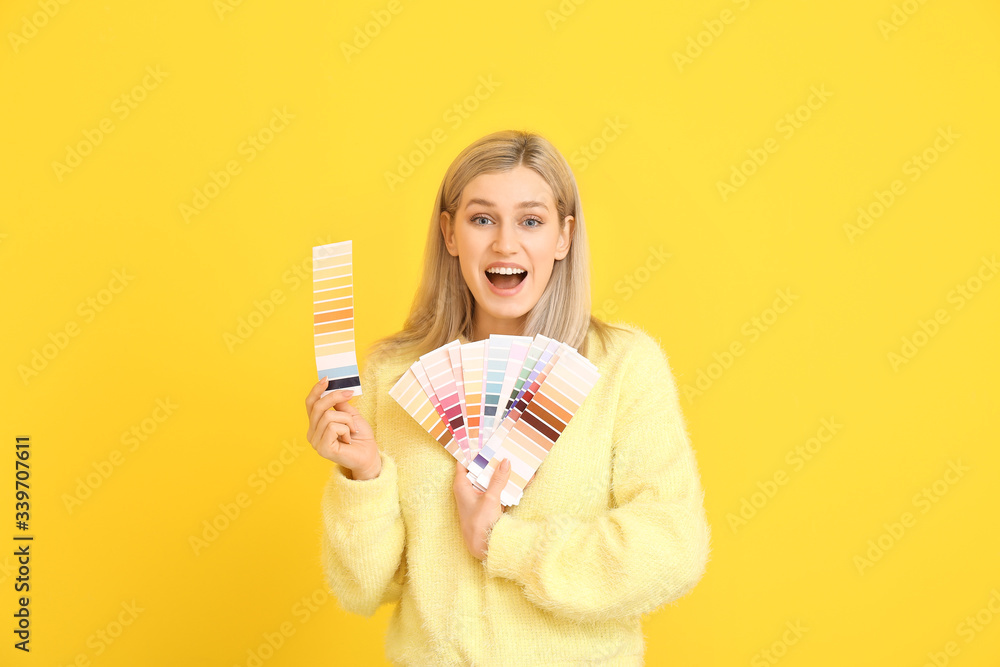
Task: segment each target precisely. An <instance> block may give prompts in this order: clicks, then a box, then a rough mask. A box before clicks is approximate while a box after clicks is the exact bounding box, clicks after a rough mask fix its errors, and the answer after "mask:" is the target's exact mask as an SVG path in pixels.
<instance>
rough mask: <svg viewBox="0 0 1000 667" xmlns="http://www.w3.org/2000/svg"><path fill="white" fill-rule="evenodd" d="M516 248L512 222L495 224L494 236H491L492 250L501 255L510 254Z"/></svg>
mask: <svg viewBox="0 0 1000 667" xmlns="http://www.w3.org/2000/svg"><path fill="white" fill-rule="evenodd" d="M516 250H517V236H516V234H515V230H514V225H513V223H511V224H506V223H501V224H499V225H497V232H496V236H495V237H494V238H493V251H494V252H496V253H499V254H502V255H510V254H512V253H514V251H516Z"/></svg>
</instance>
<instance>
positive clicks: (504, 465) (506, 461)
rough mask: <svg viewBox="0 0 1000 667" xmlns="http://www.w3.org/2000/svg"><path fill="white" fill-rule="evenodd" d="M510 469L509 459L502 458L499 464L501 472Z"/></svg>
mask: <svg viewBox="0 0 1000 667" xmlns="http://www.w3.org/2000/svg"><path fill="white" fill-rule="evenodd" d="M509 469H510V459H504V460H503V463H501V464H500V470H501V472H507V470H509Z"/></svg>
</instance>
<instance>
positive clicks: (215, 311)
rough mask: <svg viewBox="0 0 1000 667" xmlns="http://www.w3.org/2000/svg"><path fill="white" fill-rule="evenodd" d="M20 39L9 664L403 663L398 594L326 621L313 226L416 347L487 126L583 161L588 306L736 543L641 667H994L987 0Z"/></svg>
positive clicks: (486, 10) (994, 223)
mask: <svg viewBox="0 0 1000 667" xmlns="http://www.w3.org/2000/svg"><path fill="white" fill-rule="evenodd" d="M0 26H2V29H3V34H4V45H3V46H0V87H2V88H0V89H2V93H3V100H4V102H3V105H2V111H0V113H2V119H3V123H2V126H0V127H2V131H0V154H2V157H3V159H2V162H0V188H2V190H0V195H2V196H0V206H2V215H0V277H2V280H3V283H2V285H3V289H2V290H0V294H2V296H0V299H2V301H0V303H2V313H3V316H4V326H3V334H2V336H3V339H2V349H3V351H4V363H3V366H2V370H3V373H2V379H0V388H2V394H0V405H2V412H0V415H2V424H0V437H2V440H3V446H2V449H0V452H2V453H0V458H2V461H0V469H2V470H4V471H6V472H4V473H3V479H2V480H0V488H3V489H6V490H5V491H3V492H2V493H0V499H2V500H0V516H2V517H4V521H3V524H2V525H3V526H4V528H3V530H2V531H0V532H2V533H5V535H4V536H3V537H2V538H0V539H3V541H4V542H5V544H6V545H7V546H4V547H3V548H2V550H0V553H3V554H4V555H3V556H0V591H2V592H0V610H2V614H0V616H2V618H4V619H6V620H4V621H3V623H2V624H0V631H2V633H0V636H3V637H5V640H4V644H3V646H2V647H0V662H2V663H3V664H5V665H7V664H10V665H20V664H25V665H28V664H31V665H34V664H37V665H43V664H44V665H70V664H73V663H74V661H76V664H88V663H89V664H93V665H101V666H109V667H110V666H112V665H129V666H131V665H175V664H181V663H183V664H197V665H225V666H229V665H248V666H249V665H254V664H255V660H256V661H259V662H260V664H263V665H267V666H268V667H272V666H274V667H277V666H279V665H311V664H384V658H383V641H384V633H385V628H386V624H387V621H388V619H389V616H390V614H391V611H392V608H391V607H388V606H387V607H383V608H382V609H380V610H379V612H378V613H377V614H376V615H375V616H374V617H373V618H362V617H358V616H353V615H349V614H346V613H344V612H343V611H341V610H340V609H339V608H338V606H337V603H336V601H335V600H334V599H332V598H331V597H329V596H328V595H327V594H326V589H325V584H324V581H323V577H322V572H321V568H320V559H319V544H320V542H319V540H320V532H319V529H320V514H319V501H320V496H321V489H322V486H323V484H324V482H325V480H326V478H327V475H328V474H329V471H330V463H329V462H328V461H325V460H323V459H321V458H319V457H318V456H317V455H316V454H315V452H314V451H313V450H312V448H311V447H310V446H309V445H308V443H307V442H306V440H305V430H306V419H305V411H304V408H303V400H304V397H305V394H306V392H307V391H308V389H309V388H310V386H311V385H312V384H313V383H314V382H315V379H316V378H315V365H314V360H313V357H312V354H313V348H312V332H311V299H310V287H309V282H308V281H309V278H310V252H311V247H312V246H313V245H317V244H322V243H330V242H334V241H340V240H345V239H352V240H353V241H354V250H355V255H354V261H355V276H356V288H355V305H356V315H357V338H358V343H359V346H360V348H361V349H362V350H363V349H364V348H365V346H367V345H368V344H369V343H370V342H371V341H372V340H374V339H375V338H376V337H380V336H383V335H386V334H388V333H391V332H393V331H395V330H397V329H398V328H399V326H400V325H401V324H402V321H403V318H404V317H405V315H406V313H407V311H408V308H409V305H410V301H411V299H412V296H413V292H414V288H415V287H416V284H417V281H418V278H419V271H420V267H421V259H422V250H423V245H424V241H425V238H426V233H427V225H428V223H429V217H430V213H431V209H432V205H433V197H434V195H435V193H436V191H437V187H438V185H439V183H440V179H441V177H442V176H443V174H444V172H445V170H446V168H447V166H448V165H449V164H450V162H451V160H452V159H453V158H454V157H455V155H457V154H458V152H459V151H460V150H461V149H462V148H464V147H465V146H466V145H468V144H469V143H470V142H472V141H473V140H475V139H476V138H478V137H480V136H482V135H484V134H487V133H489V132H493V131H496V130H499V129H505V128H520V129H528V130H532V131H536V132H539V133H541V134H542V135H544V136H546V137H547V138H548V139H550V140H551V141H552V142H553V143H554V144H555V145H556V146H557V147H558V148H559V149H560V150H561V151H563V153H564V154H565V155H566V157H567V159H568V160H570V163H571V166H572V167H573V169H574V171H575V174H576V177H577V179H578V183H579V188H580V192H581V196H582V199H583V203H584V205H583V206H584V213H585V220H586V223H587V228H588V232H589V237H590V242H591V254H592V266H593V271H592V274H593V276H592V278H593V284H592V289H593V297H594V310H595V312H597V313H598V314H599V315H601V316H603V317H606V318H608V319H612V320H624V321H627V322H632V323H634V324H637V325H639V326H642V327H644V328H645V329H647V330H648V331H650V332H651V333H652V334H654V335H655V336H656V337H657V338H658V339H659V340H660V342H661V344H662V346H663V348H664V350H665V351H666V353H667V355H668V356H669V358H670V361H671V365H672V368H673V370H674V373H675V377H676V380H677V383H678V387H679V388H680V389H681V391H682V407H683V410H684V414H685V418H686V419H687V421H688V425H689V430H690V434H691V439H692V444H693V446H694V448H695V450H696V453H697V456H698V461H699V466H700V469H701V473H702V481H703V484H704V487H705V490H706V496H705V503H706V507H707V511H708V516H709V521H710V523H711V525H712V529H713V542H712V545H713V552H712V558H711V561H710V562H709V564H708V569H707V572H706V574H705V577H704V578H703V580H702V581H701V582H700V583H699V584H698V586H697V587H696V588H695V589H694V591H693V592H692V593H691V594H690V595H689V596H687V597H685V598H683V599H682V600H680V601H678V602H677V603H676V604H674V605H669V606H667V607H665V608H663V609H661V610H660V611H658V612H656V613H655V614H652V615H650V616H648V617H647V618H646V620H645V623H644V629H645V633H646V636H647V653H646V659H647V662H648V664H650V665H747V664H750V665H772V664H781V665H787V666H788V667H792V666H793V665H810V666H821V665H878V666H881V665H923V664H934V662H935V661H936V662H937V663H938V664H954V665H994V664H996V656H997V655H998V653H1000V616H998V613H1000V570H998V569H997V563H998V562H1000V530H998V522H997V511H998V509H1000V502H998V485H997V481H998V476H997V469H998V463H1000V455H998V453H997V444H998V438H997V424H998V417H1000V415H998V403H1000V395H998V390H997V375H998V372H1000V359H998V353H997V348H996V340H997V329H998V325H1000V278H998V277H997V276H996V275H995V274H996V269H995V268H991V267H993V266H994V264H995V262H996V258H997V254H998V252H1000V228H998V221H1000V220H998V214H997V206H996V193H997V186H996V182H997V177H998V174H1000V169H998V166H997V161H998V159H1000V158H998V156H1000V132H998V130H997V127H996V119H997V118H998V116H1000V114H998V100H1000V94H998V83H1000V77H998V75H1000V43H998V41H997V34H998V29H1000V10H998V7H997V5H996V3H994V2H987V1H986V0H976V1H972V2H966V3H951V4H948V3H940V2H923V1H922V0H920V1H918V0H906V1H905V2H900V1H898V0H884V1H883V2H875V3H871V2H857V1H855V2H848V3H807V2H795V1H792V0H779V1H777V2H759V1H758V0H736V1H731V0H723V1H719V2H709V3H681V4H679V5H678V6H676V7H672V6H669V5H668V4H665V3H635V4H622V3H609V2H600V1H598V0H588V1H587V2H581V1H580V0H562V1H561V2H559V1H558V0H552V1H551V2H540V3H532V2H513V3H504V4H502V5H482V6H480V5H476V6H472V5H469V4H468V3H427V2H421V3H417V2H410V1H409V0H393V2H381V1H376V2H356V3H331V2H316V1H309V2H301V3H284V4H277V3H263V2H256V1H251V0H248V1H246V2H238V1H237V0H231V1H230V2H226V1H225V0H218V1H213V0H200V1H199V2H185V3H157V4H148V3H129V2H121V1H119V0H107V1H106V2H99V3H85V2H79V1H78V0H62V1H60V0H33V1H27V0H15V1H13V2H6V3H3V5H2V7H0ZM862 213H864V214H865V215H866V216H867V217H863V216H862ZM362 363H363V361H362ZM17 436H30V438H31V450H30V451H31V453H32V454H31V459H30V465H31V478H30V484H31V492H30V493H31V496H30V503H31V510H30V511H31V518H30V527H29V530H28V531H27V532H28V533H30V534H32V535H34V537H35V540H34V542H33V543H32V546H31V550H32V551H31V553H32V560H31V574H30V576H31V580H30V584H31V591H30V603H29V609H30V614H31V616H30V618H31V632H32V634H31V644H30V646H31V651H30V653H28V654H25V653H23V652H21V651H18V650H15V649H14V648H13V644H14V636H13V629H14V622H15V621H14V618H13V614H14V612H15V610H16V608H17V601H16V598H17V597H18V596H19V594H17V593H15V590H14V585H15V583H16V578H17V564H16V558H15V557H14V555H13V553H14V549H15V545H16V544H19V543H15V541H14V540H13V536H14V535H15V534H19V533H20V531H18V530H16V528H15V525H14V512H15V507H14V503H15V498H14V489H13V487H14V474H15V468H14V466H15V464H14V456H15V447H14V441H15V437H17ZM213 523H214V524H215V526H216V528H219V529H213V528H211V525H212V524H213ZM220 527H221V528H220ZM213 531H214V532H213ZM192 538H199V539H202V540H203V541H204V542H203V543H197V542H193V541H192ZM991 605H992V608H991ZM977 619H978V620H977ZM272 644H273V645H278V648H277V649H276V650H269V649H268V646H270V645H272Z"/></svg>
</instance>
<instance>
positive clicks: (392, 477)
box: [322, 365, 406, 616]
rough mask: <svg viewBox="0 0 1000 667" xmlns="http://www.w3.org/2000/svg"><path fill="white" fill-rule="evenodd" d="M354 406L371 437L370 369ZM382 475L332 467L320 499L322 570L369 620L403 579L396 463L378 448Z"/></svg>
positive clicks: (349, 606)
mask: <svg viewBox="0 0 1000 667" xmlns="http://www.w3.org/2000/svg"><path fill="white" fill-rule="evenodd" d="M361 381H362V388H363V389H364V393H363V394H362V395H361V396H359V397H358V402H357V403H356V407H357V408H358V411H359V412H360V413H361V416H362V417H364V418H365V421H367V422H368V423H369V424H370V425H371V427H372V430H373V432H374V433H375V439H376V442H377V441H378V429H377V427H376V424H375V421H374V415H375V400H376V396H377V387H376V382H375V373H374V372H373V371H372V370H371V366H370V365H369V366H367V367H366V368H365V372H364V374H363V375H362V378H361ZM379 457H380V458H381V461H382V470H381V472H380V473H379V476H378V477H376V478H374V479H369V480H355V479H348V477H347V476H346V475H345V471H344V469H343V468H342V467H341V466H339V465H336V464H334V465H333V468H332V470H331V472H330V479H329V480H328V481H327V484H326V486H325V488H324V490H323V499H322V519H323V537H322V541H323V544H322V559H323V571H324V574H325V575H326V579H327V582H328V583H329V585H330V590H331V592H332V593H333V594H334V596H335V597H336V598H337V600H338V601H339V602H340V605H341V607H342V608H343V609H344V610H345V611H349V612H352V613H355V614H362V615H364V616H371V615H372V614H374V613H375V611H376V610H377V609H378V608H379V606H381V605H383V604H388V603H391V602H397V601H398V600H399V598H400V593H401V591H402V585H403V581H404V579H405V577H406V560H405V556H404V543H405V527H404V525H403V517H402V512H401V508H400V504H399V487H398V485H397V479H398V478H397V474H396V463H395V461H394V460H393V458H392V457H391V456H390V455H389V454H387V453H386V452H385V451H383V450H382V449H381V447H380V449H379Z"/></svg>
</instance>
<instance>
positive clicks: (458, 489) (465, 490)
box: [453, 459, 476, 499]
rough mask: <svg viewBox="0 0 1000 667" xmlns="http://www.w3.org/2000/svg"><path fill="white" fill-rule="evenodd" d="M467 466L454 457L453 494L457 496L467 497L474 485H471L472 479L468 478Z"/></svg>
mask: <svg viewBox="0 0 1000 667" xmlns="http://www.w3.org/2000/svg"><path fill="white" fill-rule="evenodd" d="M468 472H469V470H468V468H466V467H465V466H464V465H463V464H462V462H461V461H459V460H458V459H455V483H454V485H453V486H454V488H455V495H456V496H457V497H459V498H463V499H464V498H467V497H468V496H469V494H470V492H471V490H473V489H475V488H476V487H475V486H473V485H472V481H471V480H469V478H468Z"/></svg>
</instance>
